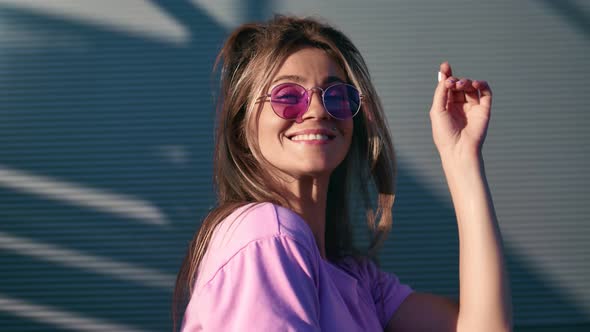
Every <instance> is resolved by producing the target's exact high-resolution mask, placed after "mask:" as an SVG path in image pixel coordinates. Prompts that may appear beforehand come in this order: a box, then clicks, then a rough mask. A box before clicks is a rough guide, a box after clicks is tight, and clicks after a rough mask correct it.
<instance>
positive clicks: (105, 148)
mask: <svg viewBox="0 0 590 332" xmlns="http://www.w3.org/2000/svg"><path fill="white" fill-rule="evenodd" d="M157 5H158V6H159V10H160V11H161V12H163V13H165V14H166V15H168V16H169V17H172V18H173V19H174V20H175V21H176V22H179V23H180V24H181V25H182V26H183V27H184V28H185V29H187V30H188V31H189V33H190V35H191V39H190V41H189V42H188V43H186V44H183V45H180V46H171V45H166V44H162V43H159V42H155V41H150V40H146V39H143V38H137V37H134V36H131V35H127V34H124V33H117V32H113V31H111V30H107V29H101V28H98V27H96V26H91V25H86V24H83V23H75V22H73V21H66V20H61V19H56V18H52V17H49V16H45V15H39V14H34V13H31V12H29V11H26V10H21V9H15V8H12V7H8V6H5V7H0V19H2V20H3V21H4V22H10V26H11V27H12V28H13V29H14V30H15V31H21V32H22V31H24V32H26V33H27V34H32V35H40V36H43V38H46V39H47V40H49V41H55V43H54V44H47V43H46V44H44V45H41V46H35V45H27V44H26V41H22V42H20V41H14V40H12V41H11V42H10V43H9V44H8V45H7V46H8V47H4V46H3V47H2V53H0V72H1V73H2V74H1V75H0V104H1V105H2V107H1V108H0V115H1V116H2V123H1V124H0V128H1V130H2V135H1V136H0V145H1V146H2V149H0V171H1V172H0V175H4V177H0V197H2V199H0V220H1V221H2V222H1V223H0V249H1V250H2V256H1V257H0V276H1V282H0V321H2V325H3V326H6V327H10V330H11V331H25V330H27V331H29V330H32V329H33V330H86V329H88V327H89V326H95V327H99V328H102V329H104V330H119V331H125V330H127V331H144V330H145V331H162V330H168V329H169V327H170V323H169V304H170V295H171V289H172V283H173V281H174V277H175V274H176V272H177V269H178V267H179V264H180V261H181V259H182V255H184V250H185V247H186V244H187V242H188V241H189V240H190V238H192V234H193V232H194V231H195V229H196V226H197V222H196V221H198V220H200V219H201V218H202V217H203V216H204V215H205V213H206V212H207V211H208V209H209V208H210V207H211V206H212V204H213V203H214V197H213V195H212V181H211V175H212V174H211V166H210V165H211V157H212V150H213V121H214V106H213V103H212V100H213V98H212V95H211V90H212V89H211V80H210V78H211V67H212V63H213V59H214V57H215V55H216V51H217V50H218V48H219V47H220V46H221V42H222V40H223V37H224V36H225V35H226V33H227V32H226V31H225V29H224V28H223V27H222V26H219V25H218V24H217V23H216V22H215V21H214V20H213V19H211V18H210V17H209V15H208V14H206V13H204V12H203V11H201V10H200V9H198V8H196V7H194V6H193V5H190V4H188V3H186V2H174V4H173V5H172V4H171V2H165V1H160V2H158V3H157ZM246 8H268V4H266V2H265V1H251V3H250V5H248V6H246ZM262 13H264V11H260V10H250V11H248V14H247V15H249V16H250V18H252V19H259V18H262V17H264V16H266V15H265V14H262ZM1 38H3V37H2V34H0V42H3V41H2V39H1ZM402 166H403V165H402ZM8 171H12V173H10V172H8ZM15 171H18V172H19V173H18V175H19V176H20V177H19V181H12V182H10V180H11V179H12V180H14V179H15V175H14V174H16V173H14V172H15ZM7 174H8V175H7ZM41 176H42V177H41ZM399 179H400V185H399V195H398V199H397V202H396V208H395V218H396V225H395V233H394V236H393V240H392V241H391V242H390V243H392V246H389V247H387V248H384V255H387V254H392V253H393V252H395V255H396V256H398V257H417V258H419V257H428V259H424V260H422V259H420V260H414V261H413V262H412V263H411V264H407V265H404V266H396V267H394V266H384V268H385V269H387V270H391V271H396V272H397V273H398V274H400V275H402V276H404V278H405V279H407V280H408V282H410V283H412V285H413V286H414V287H415V288H416V289H420V290H422V289H424V290H429V291H433V292H439V293H443V294H453V293H456V292H457V255H458V251H457V235H456V226H455V222H454V216H453V212H452V210H451V208H450V205H449V202H442V201H440V200H439V199H437V198H436V197H435V196H434V195H433V194H432V193H430V192H429V191H428V190H427V188H426V187H424V186H423V185H421V184H420V183H419V181H418V180H417V179H416V178H415V177H414V176H413V175H412V174H411V172H410V171H408V169H406V168H404V167H401V169H400V177H399ZM52 181H53V182H52ZM89 188H90V189H89ZM72 197H77V198H75V199H74V198H72ZM92 200H94V201H96V200H101V202H100V203H96V202H91V201H92ZM125 204H127V205H125ZM425 205H428V206H429V207H432V206H434V207H435V208H434V209H431V208H429V209H424V208H423V207H424V206H425ZM131 210H133V211H131ZM130 211H131V212H130ZM138 211H139V212H138ZM146 211H147V212H146ZM428 211H439V212H437V213H436V215H432V214H431V213H429V212H428ZM124 212H129V213H124ZM154 215H155V216H156V217H154ZM150 218H151V219H150ZM146 220H147V221H146ZM150 220H151V222H150ZM154 220H156V222H154ZM425 229H427V230H428V232H424V230H425ZM507 256H508V262H509V265H510V271H511V275H512V276H513V278H514V277H516V276H518V277H519V279H520V280H526V281H527V282H526V284H514V283H513V293H514V294H516V295H517V296H515V301H514V303H515V312H516V314H517V319H518V315H519V310H520V308H528V309H527V310H533V309H531V308H534V307H535V306H536V305H539V304H541V303H562V304H563V305H562V308H563V310H564V311H566V312H568V313H569V315H570V316H569V317H571V319H572V321H581V320H582V319H583V314H582V313H581V311H580V310H579V309H578V308H576V306H575V305H574V304H573V303H571V302H570V301H568V299H566V298H565V297H563V296H561V295H560V294H559V290H558V287H557V286H555V285H552V286H547V285H548V284H547V283H546V282H545V281H544V280H543V277H542V276H541V275H538V274H536V273H535V272H534V271H533V270H532V269H531V268H530V267H529V266H527V264H526V259H525V258H523V257H519V256H518V255H517V253H515V252H514V251H513V250H510V245H509V244H508V245H507ZM441 271H443V272H442V275H441ZM529 291H532V292H535V294H537V295H538V296H539V297H540V298H538V299H535V300H534V301H535V302H534V303H529V302H526V301H528V300H527V299H525V298H524V297H519V296H518V294H524V293H525V292H529ZM523 310H524V309H523ZM42 314H47V316H43V315H42ZM540 315H541V312H539V316H538V317H535V320H534V321H535V322H541V321H545V320H547V319H550V317H545V316H542V317H541V316H540ZM48 317H53V318H55V319H51V318H48ZM527 317H528V316H527ZM531 317H532V316H531ZM58 318H59V319H58ZM537 318H538V320H537ZM522 322H523V323H525V322H524V321H522ZM531 322H532V321H531Z"/></svg>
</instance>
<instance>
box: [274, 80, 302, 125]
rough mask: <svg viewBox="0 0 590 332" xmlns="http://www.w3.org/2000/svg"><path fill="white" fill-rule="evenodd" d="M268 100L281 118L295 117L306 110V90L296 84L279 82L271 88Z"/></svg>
mask: <svg viewBox="0 0 590 332" xmlns="http://www.w3.org/2000/svg"><path fill="white" fill-rule="evenodd" d="M270 102H271V106H272V109H273V110H274V111H275V113H276V114H277V115H278V116H280V117H281V118H283V119H296V118H297V116H298V115H299V114H300V113H302V112H305V111H306V110H307V91H306V90H305V89H304V88H303V87H302V86H299V85H297V84H292V83H285V84H280V85H277V86H276V87H275V88H273V89H272V92H271V95H270Z"/></svg>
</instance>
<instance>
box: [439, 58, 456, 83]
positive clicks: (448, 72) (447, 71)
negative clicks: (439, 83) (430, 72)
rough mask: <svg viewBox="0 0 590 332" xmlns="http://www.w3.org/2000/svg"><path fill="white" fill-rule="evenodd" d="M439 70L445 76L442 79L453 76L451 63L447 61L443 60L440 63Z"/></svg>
mask: <svg viewBox="0 0 590 332" xmlns="http://www.w3.org/2000/svg"><path fill="white" fill-rule="evenodd" d="M439 71H440V72H441V73H442V74H443V75H445V77H444V78H443V79H446V78H447V77H450V76H453V70H452V69H451V65H450V64H449V63H448V62H446V61H445V62H443V63H441V64H440V69H439Z"/></svg>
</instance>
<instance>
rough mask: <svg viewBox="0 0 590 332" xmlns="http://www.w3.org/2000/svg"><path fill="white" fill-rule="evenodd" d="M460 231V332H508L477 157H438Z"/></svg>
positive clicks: (500, 261) (507, 308)
mask: <svg viewBox="0 0 590 332" xmlns="http://www.w3.org/2000/svg"><path fill="white" fill-rule="evenodd" d="M441 160H442V164H443V169H444V172H445V176H446V179H447V182H448V185H449V190H450V192H451V197H452V199H453V205H454V208H455V213H456V216H457V223H458V229H459V248H460V254H459V279H460V297H459V303H460V305H459V317H458V330H459V331H511V328H512V304H511V295H510V287H509V281H508V278H507V273H506V270H505V266H504V265H505V264H504V257H503V252H502V238H501V235H500V230H499V227H498V222H497V219H496V214H495V211H494V205H493V202H492V197H491V194H490V190H489V187H488V183H487V180H486V176H485V169H484V163H483V159H482V157H481V154H479V153H472V154H468V156H466V157H460V158H457V157H455V156H451V155H446V156H445V155H441Z"/></svg>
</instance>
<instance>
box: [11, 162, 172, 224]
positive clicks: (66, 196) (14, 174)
mask: <svg viewBox="0 0 590 332" xmlns="http://www.w3.org/2000/svg"><path fill="white" fill-rule="evenodd" d="M0 186H4V187H7V188H10V189H13V190H17V191H22V192H26V193H31V194H36V195H40V196H44V197H46V198H50V199H54V200H59V201H65V202H68V203H70V204H74V205H79V206H84V207H87V208H92V209H95V210H99V211H101V212H107V213H113V214H117V215H121V216H123V217H127V218H131V219H135V220H139V221H141V222H144V223H146V224H152V225H160V226H162V225H167V224H169V221H168V220H167V219H166V217H165V216H164V215H163V213H161V212H160V210H159V209H158V208H156V207H154V206H153V205H151V204H150V203H149V202H145V201H142V200H139V199H136V198H132V197H129V196H126V195H121V194H116V193H111V192H108V191H105V190H100V189H94V188H88V187H83V186H82V185H79V184H74V183H68V182H65V181H63V180H55V179H51V178H49V177H46V176H41V175H33V174H30V173H26V172H23V171H20V170H13V169H8V168H6V167H3V166H0Z"/></svg>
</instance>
